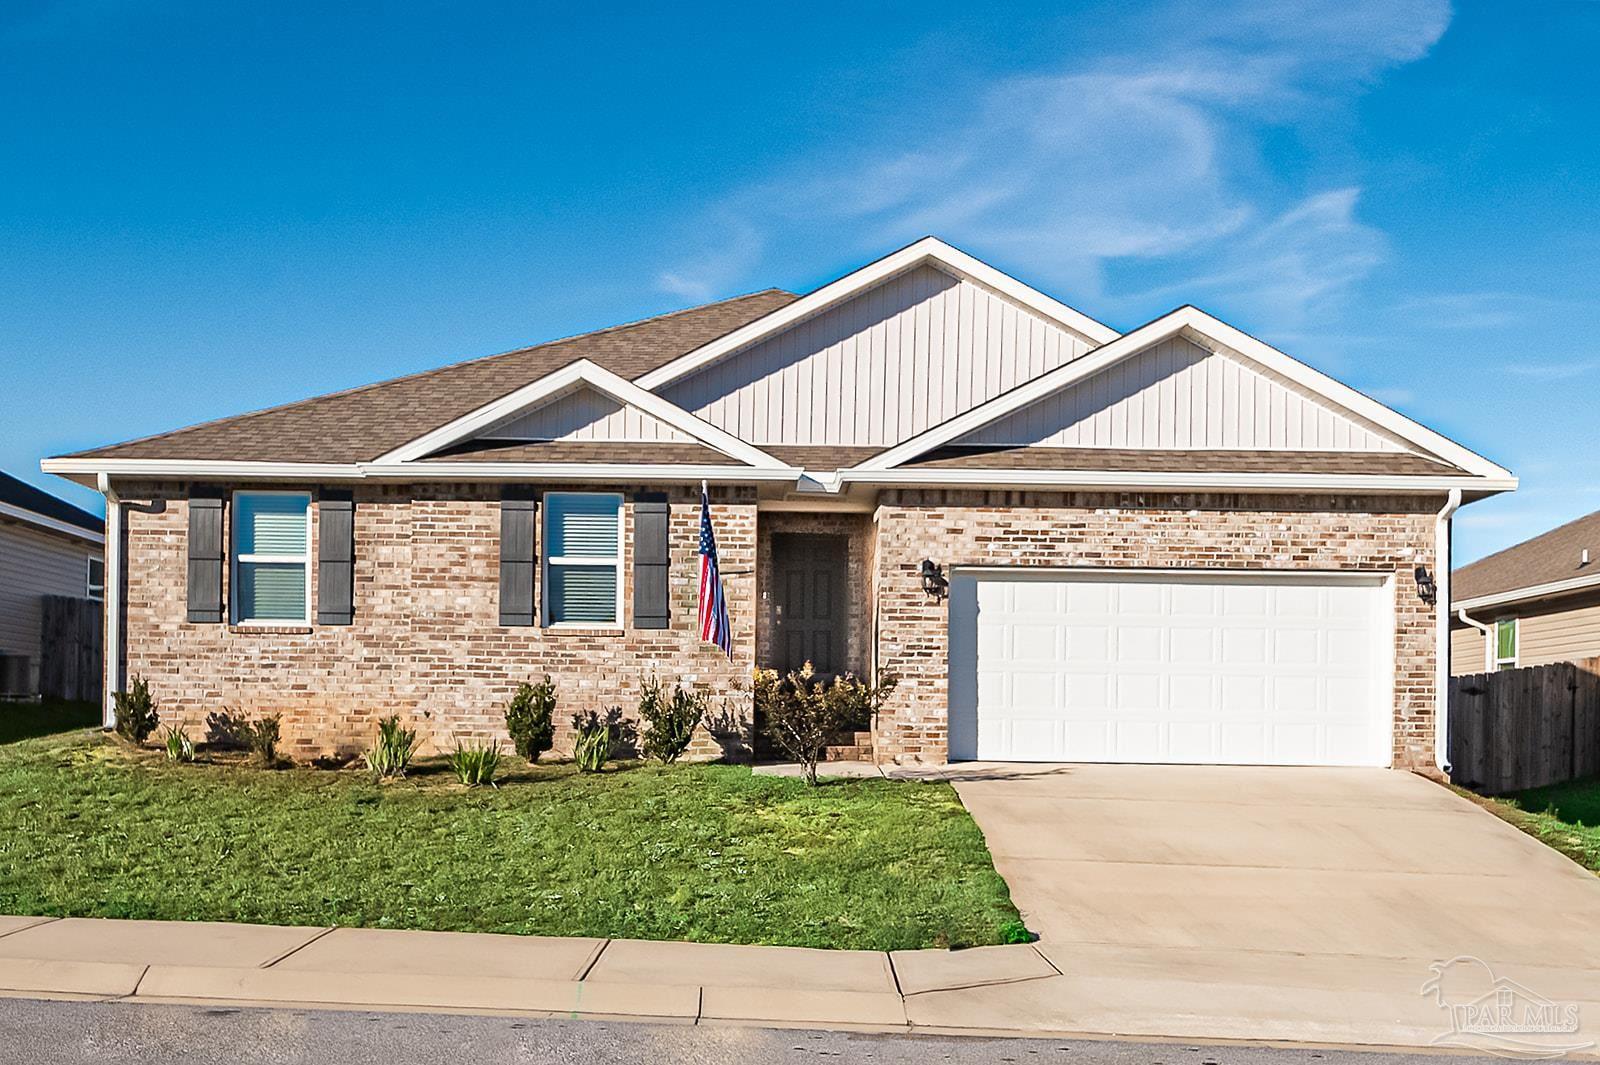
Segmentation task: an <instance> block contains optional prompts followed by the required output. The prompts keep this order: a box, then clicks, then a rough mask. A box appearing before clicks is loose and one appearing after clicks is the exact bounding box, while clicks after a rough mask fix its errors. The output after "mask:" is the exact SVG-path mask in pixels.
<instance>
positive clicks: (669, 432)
mask: <svg viewBox="0 0 1600 1065" xmlns="http://www.w3.org/2000/svg"><path fill="white" fill-rule="evenodd" d="M479 435H480V436H481V437H483V438H486V439H496V440H593V441H618V440H642V441H653V442H656V443H684V442H687V441H689V440H690V439H691V437H689V436H688V435H687V434H685V433H681V432H679V431H678V430H676V429H674V428H673V427H672V426H670V425H667V424H665V423H663V422H662V421H661V420H660V419H658V418H655V417H652V416H651V415H649V414H646V413H645V412H644V411H641V410H639V409H638V408H636V407H629V406H625V405H623V404H621V403H618V402H617V401H616V400H614V399H612V398H611V397H610V396H606V395H602V394H601V393H599V392H596V391H595V390H594V389H592V388H581V389H578V390H576V391H573V392H569V393H567V394H566V395H564V396H559V397H557V398H556V399H553V400H551V401H550V402H549V403H546V404H545V405H544V406H542V407H538V408H536V409H534V410H531V411H529V412H528V413H526V414H523V415H520V416H518V417H516V418H514V419H512V420H511V421H508V422H505V423H504V424H502V425H499V426H496V427H495V428H493V429H491V430H489V431H487V432H484V433H481V434H479Z"/></svg>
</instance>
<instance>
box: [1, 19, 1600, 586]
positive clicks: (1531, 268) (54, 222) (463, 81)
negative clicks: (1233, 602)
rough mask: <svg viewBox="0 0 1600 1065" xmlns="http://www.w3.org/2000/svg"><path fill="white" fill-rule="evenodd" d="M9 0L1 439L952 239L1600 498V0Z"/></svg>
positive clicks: (1480, 542)
mask: <svg viewBox="0 0 1600 1065" xmlns="http://www.w3.org/2000/svg"><path fill="white" fill-rule="evenodd" d="M1131 6H1133V5H1126V4H1121V3H1104V4H1094V3H1090V4H1079V5H1060V4H1041V5H1015V4H1004V3H1002V4H988V5H971V4H950V5H946V4H942V3H937V2H931V0H930V2H923V3H918V4H895V5H883V6H881V7H876V8H874V7H873V6H872V5H858V4H842V5H838V6H837V7H824V6H811V7H808V9H807V13H806V17H805V18H791V17H788V16H786V15H784V14H783V12H781V11H778V10H776V9H774V10H772V11H771V12H770V13H768V14H765V15H753V14H752V11H753V10H755V9H751V8H748V7H746V6H743V5H740V6H738V7H730V8H729V9H727V10H724V11H716V10H710V9H707V10H706V11H705V12H704V13H703V14H699V15H686V14H684V13H683V11H682V10H681V9H677V8H675V7H672V6H668V5H651V6H647V7H641V8H640V9H639V10H636V11H629V12H621V13H619V12H616V11H611V12H608V11H604V10H602V9H600V8H599V7H598V6H596V7H581V8H580V9H578V10H572V11H567V12H565V13H557V14H554V15H552V14H551V13H549V12H547V11H543V10H539V7H540V6H539V5H526V4H504V5H496V4H476V5H473V4H462V3H442V2H441V3H429V4H424V3H417V4H409V5H408V4H395V3H386V4H370V5H368V4H346V5H324V4H315V5H312V4H305V5H301V4H295V3H288V2H274V3H265V2H248V0H246V2H239V3H228V4H210V3H206V4H202V3H191V2H186V0H148V2H140V0H10V2H8V3H7V4H5V5H3V6H0V102H3V104H4V106H0V380H3V381H4V382H5V396H6V401H5V404H4V408H3V409H4V415H3V419H0V468H4V469H6V470H9V471H11V472H15V473H17V474H18V475H20V476H23V477H25V478H27V479H29V480H31V481H34V482H35V483H38V484H41V485H44V486H46V487H48V488H50V489H51V490H52V491H57V492H59V493H61V494H63V495H66V496H68V497H69V498H71V499H73V500H74V501H76V502H80V503H83V504H85V505H88V506H91V507H94V506H96V503H97V501H98V497H97V496H95V495H94V494H93V493H90V492H87V491H85V490H82V489H77V488H75V487H73V486H71V485H68V484H66V483H65V482H62V481H60V480H58V479H55V478H48V477H45V476H43V475H41V474H39V473H38V461H39V459H40V458H41V457H43V456H44V455H48V454H55V453H59V452H63V451H68V450H72V449H76V448H81V447H87V446H91V445H95V444H100V443H107V442H110V441H113V440H118V439H125V438H129V437H133V436H139V435H145V434H147V433H150V432H155V431H159V430H162V429H167V428H173V427H176V426H180V425H185V424H189V423H192V422H196V421H200V420H203V419H207V418H212V417H217V416H221V415H226V414H231V413H237V412H239V411H242V410H247V409H253V408H256V407H261V406H266V405H270V404H272V403H278V402H284V401H288V400H292V399H297V398H301V397H304V396H307V395H313V394H316V393H319V392H324V391H329V390H332V389H336V388H342V387H347V386H351V385H356V384H362V383H365V382H368V381H372V380H376V379H379V378H383V377H388V376H393V375H396V374H400V373H405V372H409V371H412V370H417V369H422V368H426V367H429V366H434V365H438V364H441V363H443V362H446V361H451V360H455V359H459V358H463V357H468V356H473V355H481V354H488V353H492V352H495V351H501V350H505V349H508V348H511V347H515V346H518V345H521V344H526V343H530V342H535V341H539V340H543V339H548V338H552V337H555V336H560V335H565V334H569V333H573V332H578V331H581V330H585V329H589V328H594V327H598V326H603V325H609V324H613V323H615V322H619V321H624V320H628V319H632V318H638V317H642V316H645V315H649V314H652V313H657V312H660V311H665V310H670V309H673V308H676V307H679V306H683V305H686V304H689V303H694V302H699V301H701V300H703V299H709V298H715V297H719V296H725V295H732V294H736V293H740V292H747V291H751V290H754V289H759V288H765V287H768V286H772V285H778V286H782V287H786V288H791V289H796V290H801V291H804V290H806V289H808V288H810V287H813V286H815V285H816V284H818V283H820V282H823V281H826V280H829V279H831V278H833V277H835V276H837V275H839V274H840V273H843V272H845V271H847V270H849V269H851V268H853V267H855V266H858V265H860V264H862V263H863V262H865V261H867V260H869V259H872V258H875V257H877V256H878V255H880V254H882V253H884V252H886V251H889V250H891V249H893V248H895V247H898V246H900V245H902V244H905V243H907V242H908V241H910V240H913V239H915V238H916V237H918V236H921V235H923V234H925V233H935V234H937V235H939V236H942V237H944V238H946V239H947V240H950V241H952V242H953V243H955V244H957V245H959V246H961V247H962V248H964V249H966V250H968V251H970V252H972V253H973V254H975V255H977V256H979V257H980V258H983V259H985V260H987V261H989V262H991V263H993V264H994V265H996V266H999V267H1001V268H1002V269H1005V270H1006V271H1008V272H1010V273H1013V274H1015V275H1017V276H1019V277H1021V278H1022V279H1023V280H1026V281H1028V282H1030V283H1033V284H1035V285H1037V286H1038V287H1040V288H1042V289H1044V290H1045V291H1047V292H1049V293H1050V294H1052V295H1054V296H1056V297H1057V298H1059V299H1062V300H1063V301H1065V302H1067V303H1069V304H1072V305H1074V306H1077V307H1080V308H1082V309H1083V310H1085V311H1086V312H1088V313H1090V314H1092V315H1094V316H1095V317H1098V318H1100V319H1102V320H1104V321H1107V322H1108V323H1110V324H1111V325H1114V326H1117V327H1119V328H1123V329H1127V328H1130V327H1132V326H1135V325H1137V324H1139V323H1141V322H1143V321H1146V320H1148V319H1150V318H1152V317H1155V316H1156V315H1158V314H1160V313H1162V312H1163V311H1166V310H1168V309H1170V308H1171V307H1173V306H1175V305H1178V304H1181V303H1195V304H1198V305H1199V306H1201V307H1204V308H1205V309H1207V310H1210V311H1212V312H1213V313H1215V314H1218V315H1219V316H1221V317H1223V318H1225V319H1227V320H1229V321H1231V322H1233V323H1234V324H1236V325H1238V326H1240V327H1241V328H1244V329H1246V330H1247V331H1249V332H1252V333H1254V334H1256V335H1258V336H1260V337H1262V338H1264V339H1266V340H1268V341H1270V342H1272V343H1274V344H1276V345H1277V346H1279V347H1281V348H1283V349H1285V350H1287V351H1288V352H1290V353H1291V354H1293V355H1296V356H1297V357H1299V358H1302V359H1304V360H1306V361H1308V362H1310V363H1311V364H1312V365H1314V366H1317V367H1318V368H1320V369H1323V370H1326V371H1328V372H1330V373H1332V374H1334V375H1335V376H1337V377H1339V378H1341V379H1342V380H1344V381H1346V382H1348V383H1350V384H1352V385H1354V386H1356V387H1358V388H1360V389H1362V390H1364V391H1366V392H1368V393H1370V394H1372V395H1374V396H1376V397H1378V398H1380V399H1382V400H1384V401H1386V402H1388V403H1390V404H1392V405H1394V406H1396V407H1397V408H1399V409H1400V410H1402V411H1404V412H1405V413H1407V414H1409V415H1411V416H1413V417H1416V418H1418V419H1420V420H1421V421H1423V422H1425V423H1427V424H1428V425H1430V426H1432V427H1433V428H1436V429H1438V430H1440V431H1442V432H1444V433H1446V434H1447V435H1450V436H1452V437H1454V438H1456V439H1458V440H1460V441H1462V442H1463V443H1466V444H1467V445H1469V446H1471V447H1473V448H1474V449H1476V450H1479V451H1481V452H1483V453H1484V454H1487V455H1488V456H1489V457H1491V458H1493V459H1495V460H1497V461H1499V462H1501V463H1502V464H1504V465H1507V466H1509V467H1510V468H1511V469H1512V470H1513V471H1514V472H1516V473H1517V474H1519V475H1520V476H1521V477H1522V479H1523V488H1522V490H1521V491H1519V492H1518V493H1516V494H1515V495H1513V496H1509V497H1502V498H1499V499H1495V500H1491V501H1488V502H1485V503H1479V504H1474V505H1472V506H1470V507H1468V508H1467V509H1466V510H1464V511H1463V512H1462V514H1461V517H1460V518H1459V520H1458V526H1457V551H1458V559H1461V560H1466V559H1470V558H1473V557H1476V556H1478V555H1481V554H1484V553H1487V552H1488V551H1491V550H1494V549H1496V548H1498V547H1500V546H1504V545H1505V544H1508V543H1511V542H1514V541H1515V540H1518V539H1522V538H1524V537H1526V536H1529V535H1532V534H1534V533H1537V532H1539V531H1541V530H1543V529H1544V528H1547V527H1549V526H1551V525H1553V524H1555V523H1557V522H1559V521H1562V520H1565V519H1568V518H1572V517H1575V516H1577V515H1580V514H1583V513H1586V512H1588V511H1591V510H1595V509H1597V508H1600V430H1597V428H1596V419H1595V414H1594V408H1595V405H1596V402H1595V401H1596V399H1597V398H1600V341H1597V340H1596V338H1595V336H1594V335H1593V324H1594V319H1595V317H1596V313H1597V311H1600V280H1597V278H1600V271H1597V269H1596V267H1597V259H1600V254H1597V253H1600V217H1597V216H1600V166H1597V165H1596V164H1597V163H1600V136H1597V133H1600V119H1597V112H1596V109H1595V100H1596V99H1597V98H1600V96H1597V90H1600V85H1597V84H1596V81H1597V78H1596V73H1595V70H1596V68H1595V65H1594V62H1593V56H1594V54H1595V53H1596V51H1597V48H1600V4H1596V3H1592V2H1583V0H1530V2H1528V3H1519V4H1506V3H1462V4H1459V5H1457V6H1455V7H1454V8H1452V7H1451V6H1450V5H1448V4H1445V3H1441V2H1437V0H1340V2H1337V3H1330V4H1308V3H1283V4H1277V5H1264V4H1259V3H1254V2H1227V0H1214V2H1205V3H1167V4H1156V5H1149V6H1145V7H1142V8H1141V9H1140V10H1139V11H1138V12H1137V13H1130V12H1129V11H1128V10H1127V9H1128V8H1129V7H1131Z"/></svg>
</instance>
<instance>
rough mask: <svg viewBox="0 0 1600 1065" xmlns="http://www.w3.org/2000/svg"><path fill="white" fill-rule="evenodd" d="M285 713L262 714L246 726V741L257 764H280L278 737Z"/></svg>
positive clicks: (271, 765) (270, 765)
mask: <svg viewBox="0 0 1600 1065" xmlns="http://www.w3.org/2000/svg"><path fill="white" fill-rule="evenodd" d="M282 726H283V715H281V714H262V715H261V716H260V717H258V718H256V719H255V720H254V721H252V722H250V723H248V724H247V725H245V727H244V743H245V746H246V747H248V748H250V757H252V758H254V759H255V761H256V764H257V765H260V766H265V767H267V768H269V769H270V768H271V767H273V766H275V765H277V764H278V739H279V734H280V732H281V730H282Z"/></svg>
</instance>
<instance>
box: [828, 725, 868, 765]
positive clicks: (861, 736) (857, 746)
mask: <svg viewBox="0 0 1600 1065" xmlns="http://www.w3.org/2000/svg"><path fill="white" fill-rule="evenodd" d="M838 738H839V739H840V740H842V741H845V742H841V743H837V744H829V745H828V749H827V750H826V751H824V752H823V755H822V760H823V761H824V762H870V761H872V733H870V732H855V733H851V734H850V735H849V736H848V737H846V736H840V737H838Z"/></svg>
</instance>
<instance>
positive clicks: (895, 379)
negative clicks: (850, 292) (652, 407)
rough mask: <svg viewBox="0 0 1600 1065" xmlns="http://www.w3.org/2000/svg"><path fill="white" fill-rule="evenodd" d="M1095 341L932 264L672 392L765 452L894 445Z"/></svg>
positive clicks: (666, 391)
mask: <svg viewBox="0 0 1600 1065" xmlns="http://www.w3.org/2000/svg"><path fill="white" fill-rule="evenodd" d="M1090 346H1091V344H1090V343H1089V341H1087V340H1086V339H1085V338H1084V337H1081V336H1079V335H1078V334H1076V333H1073V332H1071V331H1069V330H1067V329H1065V328H1063V327H1062V326H1060V325H1058V324H1056V323H1054V322H1050V321H1047V320H1046V319H1044V318H1042V317H1040V316H1039V315H1037V314H1034V313H1033V312H1031V311H1028V310H1025V309H1024V308H1022V307H1019V306H1018V305H1017V304H1015V303H1012V302H1011V301H1009V300H1007V299H1005V298H1004V297H1002V296H1000V295H998V294H996V293H994V292H991V291H990V290H988V289H986V288H983V287H980V286H978V285H975V284H972V283H971V282H968V281H963V280H960V279H957V278H956V277H953V276H952V275H950V274H947V273H945V272H943V271H942V270H938V269H936V268H934V267H931V266H921V267H918V268H917V269H915V270H911V271H909V272H907V273H905V274H902V275H900V276H898V277H894V278H891V279H889V280H888V281H885V282H884V283H883V284H881V285H879V286H877V287H875V288H873V289H870V290H869V291H867V292H864V293H862V294H861V295H859V296H857V297H855V298H853V299H851V300H849V301H848V302H845V303H842V304H839V305H838V306H835V307H833V308H830V309H829V310H827V311H824V312H822V313H821V314H818V315H816V316H815V317H812V318H810V319H807V320H806V321H803V322H800V323H798V324H797V325H795V326H794V327H792V328H790V329H788V330H785V331H784V332H783V333H780V334H778V335H777V336H773V337H769V338H767V339H766V340H763V341H761V342H760V343H758V344H755V345H753V346H751V347H750V348H748V349H746V350H744V351H741V352H738V353H735V354H733V355H731V356H729V357H727V358H725V359H722V360H719V361H718V362H716V363H713V364H712V365H710V366H708V367H706V368H705V369H703V370H700V371H698V372H696V373H694V374H693V375H691V376H690V377H688V378H685V379H684V380H682V381H679V382H676V383H673V384H669V385H667V386H665V387H664V388H663V389H662V390H661V393H662V396H663V398H665V399H667V400H668V401H670V402H672V403H676V404H678V405H679V406H681V407H684V408H685V409H687V410H690V411H693V412H694V413H695V414H697V415H699V416H700V417H701V418H704V419H705V420H706V421H708V422H710V423H712V424H713V425H716V426H719V427H720V428H722V429H724V430H726V431H728V432H730V433H732V434H734V435H735V436H738V437H741V438H743V439H745V440H748V441H750V442H751V443H753V444H756V445H758V446H759V445H762V444H799V445H804V444H831V445H838V446H846V447H848V446H859V447H866V446H889V445H893V444H897V443H899V442H900V441H902V440H905V439H907V438H908V437H911V436H914V435H916V434H917V433H920V432H922V431H923V430H924V429H927V428H929V427H931V426H933V425H937V424H938V423H939V422H942V421H944V420H946V419H948V418H950V417H952V416H954V415H956V414H959V413H961V412H962V411H965V410H968V409H970V408H971V407H975V406H977V405H978V404H980V403H983V402H985V401H986V400H989V399H992V398H993V397H994V396H996V395H998V394H1000V393H1001V392H1004V391H1006V390H1007V389H1010V388H1012V387H1014V386H1016V385H1018V384H1020V383H1022V382H1023V381H1026V380H1028V379H1029V378H1032V377H1037V376H1038V375H1039V374H1041V373H1044V372H1046V371H1047V370H1051V369H1054V368H1055V367H1057V366H1060V365H1061V364H1063V363H1065V362H1068V361H1070V360H1072V359H1074V358H1077V357H1078V356H1079V355H1082V354H1083V353H1084V352H1085V351H1087V350H1088V349H1089V347H1090Z"/></svg>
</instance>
